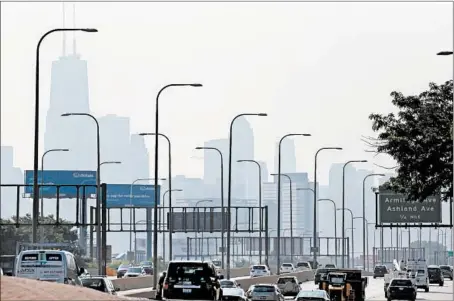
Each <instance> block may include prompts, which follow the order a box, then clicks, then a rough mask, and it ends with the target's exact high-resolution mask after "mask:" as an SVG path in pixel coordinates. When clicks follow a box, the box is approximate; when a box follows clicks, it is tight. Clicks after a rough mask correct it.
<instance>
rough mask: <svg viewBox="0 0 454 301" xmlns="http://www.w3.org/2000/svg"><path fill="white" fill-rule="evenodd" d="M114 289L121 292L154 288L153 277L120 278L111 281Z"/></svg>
mask: <svg viewBox="0 0 454 301" xmlns="http://www.w3.org/2000/svg"><path fill="white" fill-rule="evenodd" d="M111 281H112V283H113V285H114V287H116V288H119V289H120V291H128V290H136V289H143V288H151V287H153V276H140V277H130V278H119V279H112V280H111Z"/></svg>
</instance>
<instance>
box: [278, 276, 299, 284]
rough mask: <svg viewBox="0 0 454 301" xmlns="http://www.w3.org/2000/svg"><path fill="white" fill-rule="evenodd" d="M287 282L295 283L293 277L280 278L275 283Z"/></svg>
mask: <svg viewBox="0 0 454 301" xmlns="http://www.w3.org/2000/svg"><path fill="white" fill-rule="evenodd" d="M287 282H293V283H296V281H295V278H293V277H281V278H279V280H278V281H277V284H286V283H287Z"/></svg>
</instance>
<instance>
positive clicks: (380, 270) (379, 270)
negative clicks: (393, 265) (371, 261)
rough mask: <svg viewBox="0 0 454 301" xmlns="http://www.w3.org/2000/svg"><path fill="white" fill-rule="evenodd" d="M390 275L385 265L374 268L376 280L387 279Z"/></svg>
mask: <svg viewBox="0 0 454 301" xmlns="http://www.w3.org/2000/svg"><path fill="white" fill-rule="evenodd" d="M387 273H388V269H387V268H386V266H384V265H376V266H375V268H374V279H375V278H377V277H385V274H387Z"/></svg>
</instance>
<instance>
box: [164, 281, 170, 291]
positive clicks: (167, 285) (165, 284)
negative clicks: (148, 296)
mask: <svg viewBox="0 0 454 301" xmlns="http://www.w3.org/2000/svg"><path fill="white" fill-rule="evenodd" d="M168 288H169V284H168V283H167V282H165V283H164V289H165V290H166V289H168Z"/></svg>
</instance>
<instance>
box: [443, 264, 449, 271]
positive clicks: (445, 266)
mask: <svg viewBox="0 0 454 301" xmlns="http://www.w3.org/2000/svg"><path fill="white" fill-rule="evenodd" d="M440 269H442V270H445V271H451V268H450V267H449V265H441V266H440Z"/></svg>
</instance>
